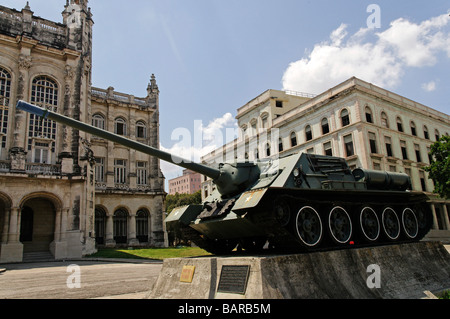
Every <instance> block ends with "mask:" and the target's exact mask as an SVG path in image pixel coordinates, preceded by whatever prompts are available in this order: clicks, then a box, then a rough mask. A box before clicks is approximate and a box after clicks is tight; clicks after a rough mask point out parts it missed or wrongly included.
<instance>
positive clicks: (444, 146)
mask: <svg viewBox="0 0 450 319" xmlns="http://www.w3.org/2000/svg"><path fill="white" fill-rule="evenodd" d="M430 155H432V157H433V161H432V163H431V164H430V166H428V167H426V168H425V171H427V172H428V173H429V178H430V179H432V180H433V182H434V185H435V189H434V192H435V193H436V194H438V195H439V196H440V197H441V198H445V199H448V198H450V156H449V155H450V137H449V136H446V135H445V136H442V137H441V138H440V139H439V141H437V142H436V143H434V144H433V145H431V152H430Z"/></svg>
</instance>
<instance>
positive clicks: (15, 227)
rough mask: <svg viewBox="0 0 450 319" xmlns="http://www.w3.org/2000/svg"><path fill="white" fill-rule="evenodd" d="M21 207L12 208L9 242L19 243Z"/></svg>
mask: <svg viewBox="0 0 450 319" xmlns="http://www.w3.org/2000/svg"><path fill="white" fill-rule="evenodd" d="M19 215H20V208H19V207H13V208H11V217H10V219H9V233H8V244H9V243H18V242H19V238H20V218H19V217H20V216H19Z"/></svg>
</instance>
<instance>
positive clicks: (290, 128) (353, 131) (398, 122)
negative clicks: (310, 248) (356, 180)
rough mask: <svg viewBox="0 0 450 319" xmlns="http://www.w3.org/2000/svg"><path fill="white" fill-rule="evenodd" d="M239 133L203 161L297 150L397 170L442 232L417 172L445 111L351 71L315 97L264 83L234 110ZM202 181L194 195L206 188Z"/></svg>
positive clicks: (443, 126)
mask: <svg viewBox="0 0 450 319" xmlns="http://www.w3.org/2000/svg"><path fill="white" fill-rule="evenodd" d="M236 119H237V121H238V125H239V127H240V129H241V130H240V131H241V133H242V135H241V137H240V138H239V139H237V140H235V141H233V142H231V143H228V144H226V145H224V146H223V147H221V148H220V149H217V150H215V151H213V152H211V153H210V154H208V155H206V156H204V157H203V158H202V161H203V162H205V163H213V162H216V163H217V162H223V161H229V160H230V159H231V160H232V159H237V160H249V161H253V160H256V159H258V158H266V157H277V156H284V155H289V154H292V153H297V152H308V153H314V154H323V155H332V156H337V157H343V158H345V159H346V160H347V162H348V164H349V166H350V167H351V168H352V169H354V168H356V167H362V168H367V169H375V170H386V171H392V172H404V173H406V174H408V175H409V176H410V177H411V179H412V187H413V190H418V191H425V192H427V193H429V196H430V198H432V210H433V213H434V220H435V223H434V226H433V228H434V230H436V231H437V230H440V232H439V235H438V234H437V232H434V233H435V235H436V236H439V237H442V236H444V237H447V238H450V225H449V214H448V211H449V204H450V202H449V201H444V200H442V199H439V198H437V197H436V196H435V195H433V194H432V191H433V189H434V185H433V181H432V180H430V179H428V174H427V173H426V172H425V171H424V167H426V166H427V165H428V164H429V163H430V159H429V156H428V153H429V150H430V145H431V144H433V143H434V142H435V141H436V140H438V139H439V138H440V137H441V136H442V135H444V134H445V135H448V134H449V132H450V116H449V115H447V114H444V113H442V112H439V111H436V110H434V109H432V108H430V107H427V106H425V105H422V104H420V103H417V102H414V101H412V100H410V99H407V98H405V97H403V96H400V95H398V94H395V93H392V92H390V91H387V90H385V89H382V88H380V87H377V86H375V85H372V84H370V83H367V82H365V81H362V80H360V79H357V78H355V77H353V78H351V79H349V80H347V81H345V82H343V83H341V84H339V85H337V86H335V87H333V88H331V89H329V90H328V91H326V92H323V93H322V94H319V95H318V96H314V97H313V96H308V95H305V94H299V93H295V94H294V92H284V91H277V90H268V91H266V92H264V93H262V94H261V95H260V96H258V97H257V98H255V99H253V100H252V101H250V102H249V103H247V104H245V105H244V106H242V107H241V108H239V109H238V114H237V116H236ZM211 187H213V186H212V184H211V183H210V181H207V182H205V183H204V184H203V187H202V196H205V195H207V194H208V193H210V192H211Z"/></svg>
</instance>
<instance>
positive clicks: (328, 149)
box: [323, 142, 333, 156]
mask: <svg viewBox="0 0 450 319" xmlns="http://www.w3.org/2000/svg"><path fill="white" fill-rule="evenodd" d="M323 151H324V153H325V155H327V156H333V149H332V148H331V142H327V143H325V144H323Z"/></svg>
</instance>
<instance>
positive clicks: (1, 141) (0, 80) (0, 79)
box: [0, 68, 11, 154]
mask: <svg viewBox="0 0 450 319" xmlns="http://www.w3.org/2000/svg"><path fill="white" fill-rule="evenodd" d="M10 96H11V74H9V72H8V71H6V70H5V69H3V68H0V147H1V148H6V135H7V134H8V118H9V102H10ZM0 154H1V150H0Z"/></svg>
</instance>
